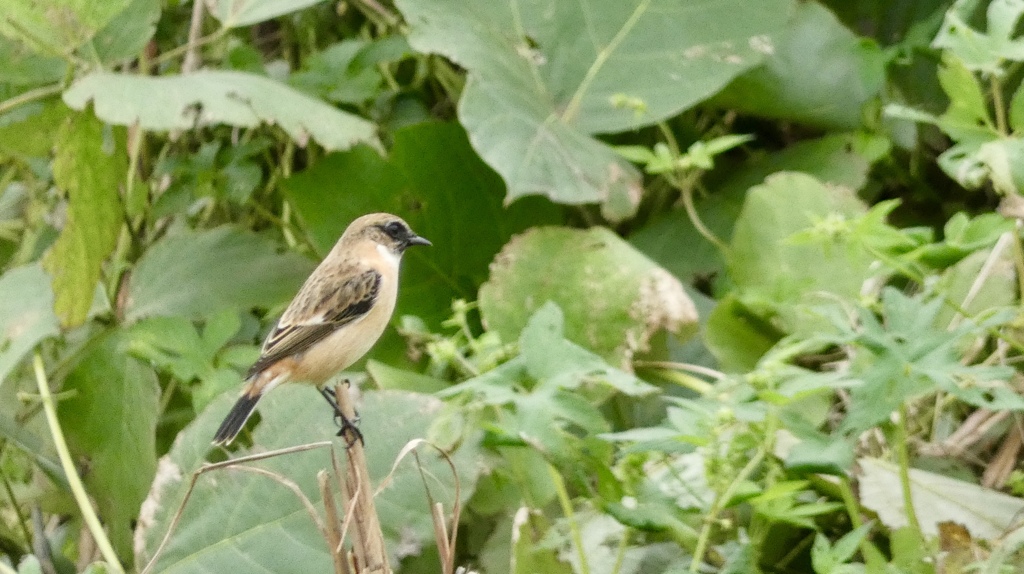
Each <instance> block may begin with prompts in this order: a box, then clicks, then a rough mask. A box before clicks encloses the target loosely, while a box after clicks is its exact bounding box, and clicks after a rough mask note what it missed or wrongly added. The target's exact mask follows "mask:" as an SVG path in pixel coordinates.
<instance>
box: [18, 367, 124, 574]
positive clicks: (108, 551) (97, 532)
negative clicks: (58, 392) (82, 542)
mask: <svg viewBox="0 0 1024 574" xmlns="http://www.w3.org/2000/svg"><path fill="white" fill-rule="evenodd" d="M32 366H33V367H34V368H35V374H36V385H37V386H38V387H39V396H40V397H41V398H42V403H43V411H44V412H45V413H46V422H47V424H49V426H50V434H51V435H52V436H53V444H54V446H55V447H56V449H57V456H58V457H60V464H61V466H62V467H63V468H64V474H65V475H66V476H67V478H68V484H69V485H70V486H71V493H72V494H73V495H74V497H75V502H77V503H78V508H79V510H81V511H82V519H83V520H85V524H86V526H87V527H88V528H89V532H90V533H91V534H92V537H93V539H94V540H95V541H96V546H98V547H99V549H100V554H102V555H103V559H104V560H106V561H107V567H108V568H110V570H112V571H113V572H115V573H117V574H124V568H123V567H122V566H121V561H120V560H119V559H118V558H117V553H116V552H114V547H113V546H111V544H110V540H109V539H108V538H107V533H106V532H104V530H103V525H102V524H100V519H99V517H98V516H96V511H95V510H94V509H93V507H92V503H91V502H90V501H89V495H88V493H86V492H85V486H84V485H83V484H82V479H81V477H79V476H78V470H77V469H76V468H75V463H74V461H72V460H71V452H70V451H69V450H68V443H67V441H65V440H64V431H63V430H61V428H60V421H58V420H57V408H56V406H55V405H54V401H53V397H52V396H51V395H50V383H49V382H48V381H47V380H46V369H44V368H43V358H42V356H40V355H39V353H38V352H36V354H35V356H34V357H33V361H32Z"/></svg>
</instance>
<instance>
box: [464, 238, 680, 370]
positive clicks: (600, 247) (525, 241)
mask: <svg viewBox="0 0 1024 574" xmlns="http://www.w3.org/2000/svg"><path fill="white" fill-rule="evenodd" d="M479 301H480V312H481V314H482V316H483V321H484V324H485V325H486V326H487V328H488V329H489V330H493V331H497V332H498V333H499V334H500V335H501V338H502V340H503V341H511V340H515V338H516V337H517V335H518V334H519V332H520V331H522V330H523V328H524V327H525V326H526V324H527V321H528V320H529V318H530V316H532V315H533V313H534V312H535V311H536V310H538V309H540V308H541V307H542V306H543V305H544V304H545V303H547V302H548V301H554V302H555V303H557V304H558V306H559V307H561V309H562V310H563V311H564V312H565V317H566V335H567V338H568V339H569V340H571V341H573V342H575V343H577V344H579V345H582V346H584V347H586V348H587V349H590V350H592V351H594V352H596V353H597V354H599V355H601V356H602V357H604V358H605V359H606V360H608V361H609V362H610V363H612V364H614V365H628V364H629V362H630V360H631V359H632V357H633V355H634V354H635V353H637V352H643V351H645V350H647V349H648V347H649V343H650V340H651V337H652V336H654V335H655V334H656V333H658V332H659V331H662V330H668V331H671V332H675V333H679V332H680V331H681V330H682V329H685V328H690V327H693V326H694V325H695V324H696V321H697V313H696V310H695V309H694V306H693V302H692V301H691V300H690V298H689V297H688V296H687V295H686V292H685V291H683V288H682V285H681V284H680V283H679V280H677V279H676V278H674V277H672V275H670V274H669V273H668V272H666V271H665V270H664V269H662V268H661V267H659V266H658V265H657V264H655V263H654V262H653V261H651V260H650V259H648V258H647V257H645V256H644V255H643V254H641V253H640V252H639V251H637V250H636V249H634V248H633V247H632V246H631V245H629V244H628V243H626V242H625V241H623V240H622V239H621V238H620V237H619V236H618V235H615V233H613V232H612V231H610V230H608V229H605V228H592V229H588V230H579V229H568V228H563V227H543V228H533V229H531V230H529V231H527V232H526V233H523V234H522V235H519V236H517V237H515V238H514V239H513V240H512V241H510V242H509V243H508V244H507V245H506V246H505V247H504V248H503V249H502V251H501V253H500V254H499V255H498V256H497V258H496V259H495V261H494V264H492V265H491V277H490V279H488V280H487V282H486V283H484V284H483V285H482V286H481V287H480V297H479Z"/></svg>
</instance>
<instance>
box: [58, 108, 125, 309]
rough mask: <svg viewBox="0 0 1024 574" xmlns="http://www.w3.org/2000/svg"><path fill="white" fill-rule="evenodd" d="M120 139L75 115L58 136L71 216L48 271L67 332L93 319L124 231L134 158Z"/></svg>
mask: <svg viewBox="0 0 1024 574" xmlns="http://www.w3.org/2000/svg"><path fill="white" fill-rule="evenodd" d="M118 139H119V138H116V137H114V136H113V135H111V134H110V133H109V131H107V130H106V129H105V128H104V126H103V124H102V123H100V122H99V121H98V120H97V119H96V118H94V117H93V116H92V114H76V115H74V116H72V117H71V118H69V119H68V120H67V121H66V122H65V123H64V127H63V129H62V130H61V131H60V132H59V133H58V134H57V154H56V157H55V158H54V161H53V178H54V181H55V182H56V183H57V186H58V187H60V188H61V189H63V190H64V191H65V192H66V193H67V194H68V214H67V223H66V224H65V225H64V229H63V230H61V234H60V237H58V238H57V241H56V242H55V243H54V244H53V247H52V248H51V249H50V251H49V252H48V253H47V254H46V257H45V258H44V259H43V267H45V268H46V270H47V271H48V272H49V273H50V275H51V276H52V277H53V292H54V295H55V297H56V301H55V310H56V312H57V315H58V316H59V317H60V320H61V324H63V325H64V326H65V327H73V326H76V325H80V324H82V322H84V321H85V319H86V317H87V316H88V314H89V309H90V308H91V307H92V303H93V294H94V292H95V291H96V284H97V283H98V282H99V280H100V272H101V266H102V265H103V261H104V260H105V259H106V258H107V256H108V255H110V253H111V252H112V251H113V250H114V247H115V245H116V243H117V234H118V231H120V229H121V220H122V209H121V199H120V194H119V193H118V190H119V189H120V187H121V186H122V185H123V184H124V180H125V177H126V174H127V172H128V156H127V154H126V153H125V150H124V148H123V145H122V144H120V143H119V142H117V140H118ZM108 147H110V148H111V149H107V148H108Z"/></svg>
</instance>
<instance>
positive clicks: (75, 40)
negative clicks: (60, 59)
mask: <svg viewBox="0 0 1024 574" xmlns="http://www.w3.org/2000/svg"><path fill="white" fill-rule="evenodd" d="M130 1H131V0H109V1H104V2H92V1H89V0H37V1H33V2H23V1H22V0H0V14H3V15H4V17H3V18H0V34H3V35H4V36H7V37H8V38H12V39H16V40H19V41H21V42H24V43H25V44H26V45H27V46H30V47H31V48H32V49H33V50H35V51H36V52H38V53H40V54H45V55H47V56H49V55H64V54H70V53H72V52H74V51H75V50H77V49H78V48H79V47H80V46H81V45H82V44H84V43H86V42H88V41H89V40H90V39H92V37H93V36H94V35H95V34H96V32H98V31H99V30H100V29H102V28H103V27H104V26H106V25H107V23H108V22H110V21H111V20H113V19H114V17H116V16H117V15H118V14H119V13H120V12H121V11H122V10H124V9H125V7H126V6H128V4H129V2H130Z"/></svg>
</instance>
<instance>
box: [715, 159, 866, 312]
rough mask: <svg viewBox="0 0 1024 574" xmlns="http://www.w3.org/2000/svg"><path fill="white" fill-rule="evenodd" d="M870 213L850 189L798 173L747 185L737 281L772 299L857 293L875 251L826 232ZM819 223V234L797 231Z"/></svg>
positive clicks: (732, 263) (734, 249)
mask: <svg viewBox="0 0 1024 574" xmlns="http://www.w3.org/2000/svg"><path fill="white" fill-rule="evenodd" d="M865 212H866V209H865V206H864V204H863V203H861V202H860V200H859V199H857V196H856V195H855V194H854V193H853V191H851V190H850V189H848V188H845V187H837V186H829V185H825V184H823V183H821V182H820V181H818V180H817V179H815V178H813V177H811V176H809V175H804V174H800V173H790V172H783V173H779V174H776V175H774V176H771V177H769V178H768V179H767V180H765V183H764V185H759V186H757V187H754V188H753V189H751V190H750V193H749V194H748V196H747V200H746V202H745V203H744V205H743V212H742V213H741V214H740V217H739V219H738V220H737V221H736V228H735V230H734V232H733V237H732V246H731V250H730V256H729V271H730V274H731V277H732V279H733V281H735V282H736V285H737V286H738V287H739V288H740V289H742V290H743V291H744V292H745V293H746V294H748V295H755V296H757V297H758V298H761V299H764V300H766V301H768V302H771V303H775V304H783V303H787V302H795V301H796V300H797V299H799V298H800V297H802V296H804V295H807V294H809V295H810V296H813V295H814V294H815V293H816V292H819V291H828V292H831V293H835V294H838V295H841V296H847V297H854V296H856V295H857V294H858V293H860V289H861V286H862V283H863V282H864V279H865V278H866V277H867V276H868V275H869V273H868V267H869V266H870V264H871V262H872V261H874V257H873V256H871V255H870V254H869V253H867V252H866V250H865V249H864V248H863V247H862V246H858V245H850V244H847V243H845V242H844V241H843V240H842V236H837V239H838V240H837V241H835V243H834V244H832V243H831V238H827V237H825V234H828V233H830V232H832V231H833V230H834V228H836V227H839V228H841V227H842V225H843V222H844V221H847V220H849V219H850V218H853V217H856V216H859V215H863V214H864V213H865ZM815 226H818V229H820V232H821V233H822V234H823V236H822V237H821V239H820V240H818V241H814V240H810V241H798V240H797V239H796V238H795V237H794V235H795V234H797V233H800V232H808V231H809V230H811V229H812V228H815Z"/></svg>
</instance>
